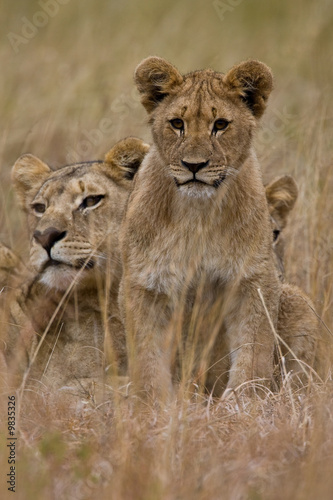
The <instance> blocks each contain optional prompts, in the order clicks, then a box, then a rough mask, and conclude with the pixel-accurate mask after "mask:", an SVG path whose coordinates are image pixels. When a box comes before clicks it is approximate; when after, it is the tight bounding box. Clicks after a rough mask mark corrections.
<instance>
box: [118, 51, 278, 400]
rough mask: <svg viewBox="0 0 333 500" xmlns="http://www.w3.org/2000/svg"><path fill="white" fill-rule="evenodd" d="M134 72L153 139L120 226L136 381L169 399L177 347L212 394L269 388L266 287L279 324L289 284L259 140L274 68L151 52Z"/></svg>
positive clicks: (270, 359) (124, 292)
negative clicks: (225, 67)
mask: <svg viewBox="0 0 333 500" xmlns="http://www.w3.org/2000/svg"><path fill="white" fill-rule="evenodd" d="M135 81H136V84H137V87H138V89H139V92H140V93H141V98H142V103H143V105H144V107H145V108H146V110H147V112H148V114H149V119H150V123H151V128H152V135H153V142H154V144H153V146H152V147H151V149H150V151H149V153H148V154H147V156H146V158H145V160H144V161H143V164H142V167H141V168H140V170H139V172H138V174H137V176H136V180H135V186H134V190H133V192H132V194H131V196H130V199H129V204H128V209H127V212H126V216H125V218H124V221H123V226H122V231H121V242H122V253H123V259H124V275H123V280H122V285H121V292H120V297H119V299H120V306H121V310H122V312H123V314H124V319H125V325H126V331H127V338H128V346H129V368H130V377H131V380H132V382H133V384H135V388H136V390H137V391H139V392H140V394H142V395H144V394H146V395H147V394H148V395H149V396H150V397H152V398H153V400H157V401H160V402H163V401H168V400H170V397H171V395H172V375H173V374H176V373H177V365H178V364H179V363H178V361H179V360H177V355H178V353H180V355H179V356H178V358H179V359H180V361H181V362H182V363H183V359H185V358H188V359H189V358H190V361H191V362H190V365H191V370H192V372H193V371H194V372H196V373H198V374H199V376H201V375H202V374H205V376H206V387H207V388H208V390H209V391H213V393H214V394H215V395H220V394H221V393H222V392H223V390H224V389H225V386H226V384H227V389H229V390H233V389H237V388H239V387H241V388H242V389H244V388H245V387H246V386H248V382H251V381H255V382H257V383H258V384H264V385H269V384H270V382H271V379H272V373H273V352H274V336H273V332H272V330H271V327H270V325H269V321H268V318H267V314H266V312H265V309H264V306H263V303H262V300H261V298H260V295H259V292H258V289H260V291H261V294H262V296H263V298H264V302H265V306H266V308H267V311H268V313H269V315H270V318H271V320H272V321H273V324H274V325H276V322H277V315H278V306H279V299H280V294H281V283H280V281H279V277H278V273H277V270H276V268H275V264H274V259H273V255H272V254H273V249H272V242H271V228H270V216H269V212H268V207H267V202H266V197H265V188H264V186H263V182H262V176H261V170H260V167H259V164H258V162H257V159H256V155H255V152H254V149H253V144H252V143H253V135H254V133H255V129H256V127H257V123H258V120H259V118H260V117H261V116H262V114H263V113H264V110H265V107H266V101H267V99H268V96H269V94H270V92H271V90H272V83H273V81H272V74H271V71H270V69H269V68H268V67H267V66H266V65H265V64H263V63H261V62H258V61H247V62H244V63H241V64H239V65H238V66H235V67H233V68H232V69H231V70H230V71H229V72H228V73H227V74H226V75H223V74H221V73H215V72H213V71H211V70H204V71H196V72H193V73H190V74H188V75H185V76H183V75H181V74H180V73H179V72H178V70H177V69H176V68H175V67H174V66H172V65H171V64H169V63H168V62H167V61H165V60H163V59H160V58H158V57H150V58H148V59H145V60H144V61H143V62H142V63H141V64H140V65H139V66H138V67H137V69H136V72H135ZM179 332H180V337H179ZM180 339H181V340H180ZM229 361H230V367H229ZM175 367H176V368H175ZM180 369H181V370H183V373H184V370H187V368H186V367H184V365H182V366H181V367H180Z"/></svg>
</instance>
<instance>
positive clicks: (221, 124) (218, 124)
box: [213, 118, 230, 134]
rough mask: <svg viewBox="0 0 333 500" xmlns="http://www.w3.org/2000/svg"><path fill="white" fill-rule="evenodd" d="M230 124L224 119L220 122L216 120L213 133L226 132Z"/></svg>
mask: <svg viewBox="0 0 333 500" xmlns="http://www.w3.org/2000/svg"><path fill="white" fill-rule="evenodd" d="M229 123H230V122H228V120H224V119H223V118H220V119H219V120H216V122H215V123H214V127H213V133H214V134H216V132H218V131H219V130H225V129H226V128H227V127H228V125H229Z"/></svg>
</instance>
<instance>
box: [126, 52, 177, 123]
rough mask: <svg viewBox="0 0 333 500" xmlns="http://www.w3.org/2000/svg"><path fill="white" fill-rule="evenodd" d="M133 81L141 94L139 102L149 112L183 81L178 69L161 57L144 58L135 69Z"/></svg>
mask: <svg viewBox="0 0 333 500" xmlns="http://www.w3.org/2000/svg"><path fill="white" fill-rule="evenodd" d="M134 81H135V83H136V86H137V88H138V90H139V92H140V94H141V102H142V104H143V105H144V107H145V108H146V110H147V111H148V113H151V112H152V111H154V109H155V108H156V107H157V105H158V104H159V103H160V102H161V101H162V100H163V99H164V98H165V97H166V96H167V95H169V94H172V93H173V92H175V91H176V89H177V87H178V86H179V85H181V83H182V82H183V77H182V75H181V74H180V73H179V71H178V70H177V69H176V68H175V67H174V66H172V64H170V63H168V62H167V61H165V60H164V59H162V58H161V57H148V58H147V59H144V60H143V61H142V62H141V63H140V64H139V66H138V67H137V68H136V70H135V74H134Z"/></svg>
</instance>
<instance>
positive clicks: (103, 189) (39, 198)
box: [6, 138, 148, 389]
mask: <svg viewBox="0 0 333 500" xmlns="http://www.w3.org/2000/svg"><path fill="white" fill-rule="evenodd" d="M147 150H148V145H146V144H144V143H143V142H142V141H141V140H139V139H135V138H128V139H125V140H123V141H120V142H119V143H117V144H116V145H115V146H114V147H113V148H112V149H111V151H110V152H109V153H108V154H107V155H106V157H105V160H104V161H95V162H86V163H81V164H75V165H71V166H66V167H63V168H61V169H59V170H57V171H52V170H51V169H50V168H49V167H48V166H47V165H46V164H45V163H44V162H42V161H41V160H39V159H38V158H36V157H34V156H32V155H23V156H22V157H20V158H19V159H18V160H17V162H16V163H15V165H14V167H13V173H12V178H13V183H14V188H15V191H16V194H17V196H18V199H19V201H20V204H21V206H22V208H23V210H24V211H25V212H26V214H27V218H28V227H29V235H30V240H31V252H30V262H29V264H30V267H31V268H32V271H33V276H32V278H31V279H30V280H28V281H27V282H26V283H24V285H22V286H21V287H20V289H19V290H18V291H17V294H16V299H15V300H12V301H11V318H9V320H8V321H9V323H10V324H11V328H10V330H9V336H8V341H7V351H6V355H7V359H8V362H9V365H10V369H13V371H16V370H17V369H18V368H20V369H21V371H25V370H26V369H27V367H29V366H30V364H31V361H32V360H33V359H34V356H35V353H36V348H37V346H38V344H39V342H40V340H41V338H42V336H43V335H45V333H46V335H45V338H44V340H43V342H42V343H41V345H40V349H39V352H38V354H37V356H36V359H35V360H34V362H33V363H32V365H31V367H30V372H29V379H30V382H31V383H32V382H33V381H35V384H36V387H37V388H38V389H42V388H44V387H46V388H48V389H51V388H60V387H65V386H77V387H82V385H87V383H88V382H89V381H94V380H100V379H101V377H102V375H103V374H105V371H104V370H105V369H106V368H107V364H108V363H110V364H111V368H110V367H109V368H110V371H111V372H112V373H118V374H124V373H125V371H126V348H125V336H124V329H123V326H122V323H121V321H120V319H119V312H118V305H117V294H118V287H119V281H120V277H121V273H122V267H121V258H120V253H119V252H120V250H119V243H118V239H119V227H120V223H121V219H122V217H123V213H124V210H125V207H126V203H127V199H128V195H129V191H130V189H131V187H132V178H133V176H134V173H135V171H136V170H137V168H138V166H139V164H140V163H141V161H142V159H143V157H144V155H145V154H146V152H147ZM50 234H51V235H53V236H52V237H51V236H50ZM104 348H106V351H107V352H105V350H104ZM105 355H106V356H107V359H106V360H105Z"/></svg>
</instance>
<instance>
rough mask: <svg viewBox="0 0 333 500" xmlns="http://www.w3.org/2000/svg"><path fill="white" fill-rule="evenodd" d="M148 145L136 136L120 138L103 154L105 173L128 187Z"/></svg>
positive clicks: (146, 151) (147, 149)
mask: <svg viewBox="0 0 333 500" xmlns="http://www.w3.org/2000/svg"><path fill="white" fill-rule="evenodd" d="M149 147H150V146H149V145H148V144H146V143H145V142H143V141H142V140H141V139H137V138H136V137H128V138H127V139H122V140H121V141H119V142H117V144H115V145H114V146H113V148H112V149H110V151H109V152H108V153H107V154H106V155H105V159H104V162H105V164H106V165H107V170H105V169H104V171H105V173H106V175H108V176H110V177H111V178H112V179H113V180H114V181H115V182H117V183H118V184H120V185H122V186H123V187H127V188H129V187H130V186H131V184H132V180H133V177H134V175H135V174H136V172H137V170H138V168H139V167H140V165H141V163H142V161H143V159H144V157H145V156H146V154H147V153H148V151H149Z"/></svg>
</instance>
